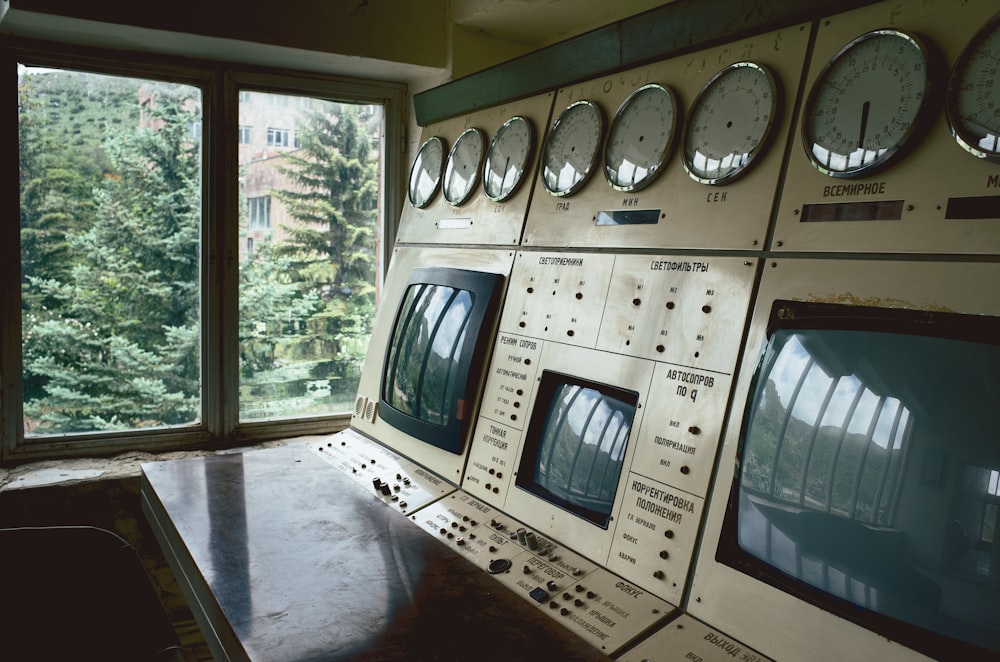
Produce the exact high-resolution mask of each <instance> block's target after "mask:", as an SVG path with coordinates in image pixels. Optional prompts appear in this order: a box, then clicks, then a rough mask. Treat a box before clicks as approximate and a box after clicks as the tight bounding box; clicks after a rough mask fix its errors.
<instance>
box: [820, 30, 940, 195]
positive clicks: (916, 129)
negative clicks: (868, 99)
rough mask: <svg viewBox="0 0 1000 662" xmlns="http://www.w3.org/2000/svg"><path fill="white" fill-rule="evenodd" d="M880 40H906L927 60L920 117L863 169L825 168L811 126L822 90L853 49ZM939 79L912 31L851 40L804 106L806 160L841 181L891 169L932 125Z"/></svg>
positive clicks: (825, 68) (828, 65)
mask: <svg viewBox="0 0 1000 662" xmlns="http://www.w3.org/2000/svg"><path fill="white" fill-rule="evenodd" d="M880 37H893V38H897V39H902V40H903V41H904V42H905V43H906V44H908V45H910V46H913V47H916V49H917V52H918V53H919V54H920V57H921V58H922V59H923V68H924V90H923V98H922V99H921V100H920V105H919V107H918V108H917V112H916V115H914V117H913V122H912V123H911V124H910V127H909V128H908V129H907V130H906V131H905V132H904V133H903V135H902V136H901V137H900V139H899V140H897V141H896V143H895V144H894V145H893V146H892V147H890V148H887V149H886V151H885V153H883V154H882V155H881V156H878V157H876V158H875V160H874V161H871V162H869V163H863V164H861V165H860V166H857V167H854V168H851V169H848V170H831V169H830V168H828V167H826V166H825V165H823V163H821V162H820V161H819V159H818V158H817V157H816V156H815V155H814V154H813V151H812V144H813V142H814V141H813V140H812V138H811V134H812V129H811V128H810V127H811V125H812V124H813V121H812V118H813V114H814V113H815V104H816V97H817V96H818V95H819V93H820V91H821V89H823V87H825V81H826V80H827V78H828V77H829V75H830V74H831V72H833V71H834V70H835V68H836V67H837V66H838V65H839V64H840V63H841V62H842V61H843V59H844V58H845V57H847V56H848V55H849V54H850V53H851V51H852V50H853V49H855V48H857V47H858V45H859V44H862V43H864V42H865V41H868V40H869V39H875V38H880ZM936 77H937V76H936V67H935V63H934V61H933V58H932V55H931V52H930V51H929V50H928V48H927V46H926V44H925V43H924V42H923V40H921V39H920V38H919V37H917V36H916V35H915V34H913V33H911V32H908V31H905V30H896V29H892V28H883V29H878V30H871V31H869V32H865V33H864V34H861V35H858V36H857V37H855V38H854V39H851V40H850V41H849V42H847V43H846V44H844V46H842V47H841V48H840V49H839V50H838V51H837V52H836V53H835V54H834V55H833V57H831V58H830V59H829V60H828V61H827V63H826V64H825V65H824V66H823V69H822V70H821V71H820V73H819V75H818V76H817V77H816V80H815V81H814V82H813V84H812V87H811V88H810V89H809V94H808V96H807V97H806V101H805V104H804V105H803V112H802V125H801V136H802V147H803V149H804V150H805V153H806V157H807V158H808V159H809V163H810V164H812V166H813V167H814V168H816V170H818V171H819V172H821V173H823V174H824V175H827V176H829V177H834V178H837V179H859V178H863V177H870V176H872V175H874V174H877V173H879V172H882V171H883V170H885V169H886V168H888V167H889V166H891V165H892V164H893V163H895V162H896V161H897V160H898V159H899V158H901V157H902V156H903V155H905V154H906V153H907V152H908V151H909V150H910V149H912V148H913V146H915V145H916V144H917V142H919V138H920V137H921V136H922V135H923V133H924V130H925V129H926V125H927V124H928V116H929V115H930V114H931V113H930V110H929V109H930V105H931V99H932V98H933V96H932V92H933V89H934V87H935V78H936Z"/></svg>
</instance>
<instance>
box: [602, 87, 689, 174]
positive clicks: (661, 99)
mask: <svg viewBox="0 0 1000 662" xmlns="http://www.w3.org/2000/svg"><path fill="white" fill-rule="evenodd" d="M679 115H680V113H679V112H678V106H677V98H676V97H675V96H674V93H673V92H672V91H670V90H669V89H667V88H665V87H663V86H662V85H655V84H653V85H644V86H642V87H640V88H639V89H637V90H635V91H634V92H632V94H630V95H629V97H628V98H627V99H625V102H624V103H623V104H622V105H621V107H620V108H619V109H618V112H617V113H615V118H614V120H612V122H611V128H610V129H608V142H607V145H606V146H605V147H604V174H605V175H606V176H607V178H608V183H609V184H611V187H612V188H613V189H615V190H616V191H638V190H639V189H642V188H645V187H646V186H649V184H650V183H651V182H652V181H653V180H654V179H656V176H657V175H658V174H660V169H661V167H662V166H663V164H664V163H665V162H666V160H667V158H668V157H669V156H670V153H671V151H672V150H673V147H674V143H675V142H676V140H675V138H676V135H677V121H678V117H679Z"/></svg>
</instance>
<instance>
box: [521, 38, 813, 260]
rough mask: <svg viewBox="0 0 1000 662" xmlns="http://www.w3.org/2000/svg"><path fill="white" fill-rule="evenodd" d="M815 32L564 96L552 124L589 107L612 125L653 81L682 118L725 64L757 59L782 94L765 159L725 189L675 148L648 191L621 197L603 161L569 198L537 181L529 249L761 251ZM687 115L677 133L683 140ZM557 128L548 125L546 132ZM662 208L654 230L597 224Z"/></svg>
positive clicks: (634, 73)
mask: <svg viewBox="0 0 1000 662" xmlns="http://www.w3.org/2000/svg"><path fill="white" fill-rule="evenodd" d="M808 39H809V26H808V25H798V26H793V27H789V28H784V29H782V30H778V31H775V32H770V33H766V34H761V35H756V36H753V37H747V38H746V39H743V40H741V41H738V42H733V43H729V44H725V45H723V46H718V47H715V48H710V49H706V50H703V51H699V52H696V53H691V54H687V55H683V56H680V57H677V58H672V59H670V60H664V61H662V62H657V63H653V64H650V65H647V66H643V67H639V68H636V69H633V70H630V71H626V72H623V73H618V74H613V75H611V76H606V77H603V78H599V79H594V80H591V81H587V82H585V83H580V84H579V85H575V86H573V87H567V88H564V89H562V90H560V91H559V94H558V96H557V97H556V100H555V104H554V108H553V113H552V115H553V120H554V119H555V118H556V117H558V115H559V113H560V112H562V110H563V109H565V108H566V107H567V106H569V105H570V104H571V103H573V102H576V101H578V100H581V99H589V100H591V101H594V102H595V103H597V104H598V105H599V106H600V107H601V108H602V110H603V112H604V115H605V117H606V119H607V124H609V125H610V123H611V120H612V118H613V116H614V114H615V112H616V111H617V109H618V107H619V106H620V105H621V103H622V102H623V101H624V100H625V99H626V98H627V97H628V95H629V94H631V93H632V92H633V91H634V90H635V89H637V88H639V87H640V86H642V85H645V84H648V83H659V84H661V85H664V86H667V87H669V88H671V89H672V90H673V91H674V92H675V93H676V94H677V95H678V97H679V103H680V106H681V107H682V108H683V109H684V113H685V114H686V113H687V111H688V109H689V108H690V105H691V104H692V102H693V101H694V100H695V98H696V96H697V95H698V92H699V91H700V90H701V88H702V86H703V85H704V84H705V83H706V82H707V81H708V80H709V79H710V78H711V77H712V76H713V75H714V74H715V73H716V72H718V71H719V70H721V69H722V68H724V67H725V66H727V65H729V64H732V63H735V62H740V61H746V60H749V61H753V62H756V63H758V64H763V65H766V66H767V67H769V68H770V69H771V70H772V71H773V73H774V75H775V77H776V78H777V80H778V85H779V87H780V88H781V102H782V103H781V105H780V107H781V113H780V117H779V119H778V124H777V126H775V129H774V131H773V133H772V142H771V143H770V147H769V149H768V150H767V151H766V153H763V154H762V155H761V157H760V158H759V159H758V162H757V163H755V165H754V166H753V167H752V168H751V169H750V170H749V171H748V172H747V173H746V175H745V176H743V177H742V178H740V179H737V180H735V181H733V182H732V183H730V184H727V185H723V186H709V185H705V184H700V183H698V182H696V181H694V180H693V179H692V178H691V177H689V176H688V175H687V174H686V173H685V172H684V168H683V166H682V162H681V161H682V160H681V157H680V150H679V149H678V150H677V151H676V152H675V153H674V154H673V155H672V157H671V158H670V160H669V161H668V162H667V163H666V164H665V166H664V169H663V171H662V172H661V174H660V175H659V177H658V178H657V179H656V180H655V181H654V182H653V183H652V184H650V185H649V186H648V187H647V188H645V189H642V190H640V191H638V192H635V193H621V192H617V191H615V190H614V189H612V188H611V186H610V185H609V184H608V182H607V180H606V178H605V176H604V174H603V155H601V156H599V157H598V163H597V164H596V166H595V168H596V169H597V171H596V172H594V173H593V174H592V175H591V177H590V179H589V180H588V181H587V183H586V184H585V185H584V186H583V188H581V189H580V190H579V192H577V193H575V194H573V195H570V196H568V197H563V198H559V197H554V196H552V195H551V194H549V193H548V192H547V191H546V190H545V188H544V187H543V186H542V183H541V177H540V175H536V184H535V191H534V195H533V197H532V201H531V209H530V210H529V212H528V219H527V222H526V224H525V234H524V240H523V244H524V245H526V246H565V247H590V246H605V247H629V248H634V247H644V248H719V249H749V250H752V249H755V248H757V249H759V248H761V247H762V246H763V243H764V240H765V236H766V233H767V226H768V222H769V220H770V218H771V213H772V207H773V203H774V193H775V191H776V190H777V187H778V178H779V176H780V171H781V165H782V161H783V154H784V150H785V139H786V136H787V135H788V130H789V126H790V122H791V114H792V113H791V108H790V104H792V103H794V99H795V95H796V93H797V88H798V85H799V81H800V79H801V76H802V69H803V66H804V62H805V59H806V48H807V43H808ZM684 121H685V118H684V117H683V116H682V118H681V124H680V125H679V128H678V131H679V132H680V133H683V127H684ZM550 126H551V125H550ZM623 210H659V212H660V217H659V221H658V222H657V223H656V224H655V225H618V226H606V225H601V226H598V225H596V218H597V214H598V212H608V211H623Z"/></svg>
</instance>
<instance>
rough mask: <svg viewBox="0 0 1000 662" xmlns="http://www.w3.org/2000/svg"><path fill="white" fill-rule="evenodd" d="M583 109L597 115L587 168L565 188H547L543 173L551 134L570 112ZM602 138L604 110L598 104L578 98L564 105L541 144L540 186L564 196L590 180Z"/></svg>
mask: <svg viewBox="0 0 1000 662" xmlns="http://www.w3.org/2000/svg"><path fill="white" fill-rule="evenodd" d="M584 109H589V110H592V111H593V112H594V113H595V114H596V115H597V126H598V128H597V132H598V135H597V140H595V141H594V152H593V154H591V155H590V162H589V163H588V165H587V169H586V170H585V171H584V173H583V176H581V177H580V179H578V180H577V181H576V182H574V183H573V184H571V185H570V186H568V187H567V188H565V189H561V190H553V189H551V188H549V182H548V179H547V178H546V176H545V173H546V172H547V171H548V170H549V169H550V168H549V147H550V146H551V145H552V139H553V136H556V135H557V134H558V132H559V130H560V128H562V127H564V126H565V122H566V119H567V118H568V117H569V116H570V113H577V112H580V111H581V110H584ZM603 138H604V112H603V111H602V110H601V107H600V106H598V105H597V104H596V103H594V102H593V101H591V100H589V99H580V100H579V101H574V102H573V103H571V104H570V105H568V106H566V108H564V109H563V110H562V112H561V113H559V117H557V118H556V121H555V122H554V123H553V124H552V128H550V129H549V132H548V135H546V136H545V144H544V145H543V146H542V163H541V167H540V168H539V175H540V176H541V178H542V186H543V187H545V190H546V191H548V192H549V193H550V194H551V195H554V196H556V197H557V198H564V197H567V196H570V195H573V194H574V193H576V192H577V191H579V190H580V189H581V188H583V186H584V184H586V183H587V182H588V181H589V180H590V176H591V175H592V174H594V166H595V165H596V164H597V159H598V156H599V155H600V153H601V147H602V146H603V144H602V142H603Z"/></svg>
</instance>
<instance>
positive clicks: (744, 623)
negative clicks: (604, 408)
mask: <svg viewBox="0 0 1000 662" xmlns="http://www.w3.org/2000/svg"><path fill="white" fill-rule="evenodd" d="M997 282H1000V264H984V263H968V262H908V261H893V262H890V261H884V260H878V261H875V260H872V261H865V260H836V259H775V260H769V261H768V262H767V264H766V265H765V267H764V274H763V278H762V280H761V285H760V290H759V294H758V296H757V299H756V303H755V306H754V311H753V316H752V320H751V323H750V327H749V332H748V333H749V335H748V339H747V345H746V346H747V350H746V352H745V353H744V356H743V359H742V362H741V366H742V367H741V369H740V375H739V378H738V382H737V386H736V388H735V389H734V394H733V398H732V403H733V404H732V407H731V409H730V413H729V423H728V427H727V429H726V433H725V436H724V439H723V444H722V447H721V449H720V454H719V458H720V459H719V466H718V469H717V472H716V484H715V486H714V488H713V491H712V494H711V496H710V498H709V505H708V516H707V519H706V524H705V527H704V534H703V541H702V544H701V547H700V551H699V553H698V557H697V560H696V565H695V571H694V580H693V585H692V592H691V595H690V599H689V601H688V603H687V605H686V608H687V610H688V611H689V612H690V613H691V614H692V615H693V616H695V617H697V618H699V619H701V620H703V621H704V622H706V623H710V624H711V625H712V626H714V627H716V628H719V629H720V630H722V631H724V632H727V633H729V634H731V635H732V636H734V637H736V638H738V639H739V640H741V641H744V642H746V643H747V644H749V645H750V646H753V647H754V648H755V649H757V650H759V651H760V652H762V653H763V654H765V655H768V656H770V657H773V658H775V659H779V660H813V661H816V662H823V661H825V660H829V661H830V662H835V661H836V662H839V661H841V660H845V659H878V660H915V659H924V658H923V657H922V656H921V655H919V654H917V653H915V652H913V651H912V650H910V649H907V648H904V647H902V646H900V645H898V644H895V643H892V642H890V641H888V640H887V639H886V638H885V637H882V636H880V635H877V634H875V633H873V632H871V631H869V630H866V629H864V628H861V627H859V626H856V625H854V624H852V623H850V622H848V621H845V620H843V619H841V618H839V617H837V616H834V615H832V614H830V613H829V612H826V611H824V610H822V609H819V608H818V607H814V606H812V605H810V604H807V603H805V602H802V601H800V600H798V599H796V598H793V597H792V596H791V595H789V594H787V593H784V592H781V591H779V590H777V589H774V588H771V587H770V586H768V585H766V584H764V583H762V582H759V581H757V580H754V579H751V578H750V577H748V576H747V575H744V574H742V573H740V572H738V571H736V570H734V569H732V568H730V567H728V566H726V565H723V564H720V563H718V562H717V561H716V560H715V554H716V548H717V545H718V542H719V537H720V533H721V529H722V521H723V517H724V514H725V508H726V502H727V500H728V498H729V494H730V487H731V482H732V480H733V475H734V470H735V460H736V452H737V447H738V444H739V435H740V421H741V420H742V417H743V415H744V409H745V402H746V399H747V394H748V393H749V390H750V385H751V381H752V379H753V372H754V368H755V365H756V362H757V360H758V357H759V352H760V351H761V348H762V346H763V343H764V341H765V328H766V324H767V320H768V316H769V314H770V310H771V305H772V303H773V301H774V300H775V299H789V300H806V301H818V302H830V303H845V304H856V305H868V306H882V307H888V308H908V309H920V310H941V311H953V312H959V313H969V314H987V315H1000V290H997V288H995V287H992V284H993V283H997ZM802 633H808V636H803V635H802Z"/></svg>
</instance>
